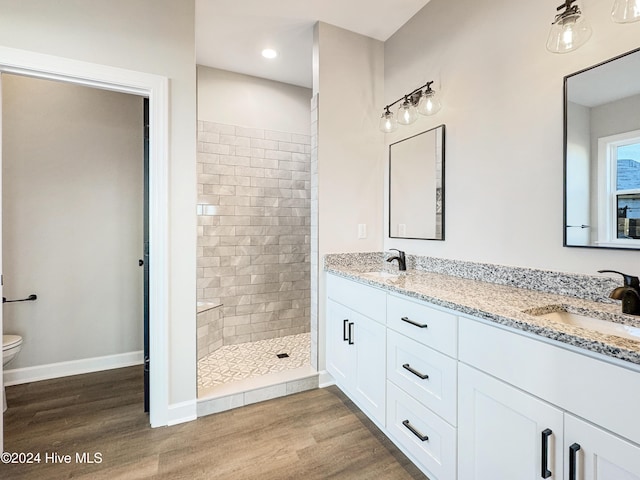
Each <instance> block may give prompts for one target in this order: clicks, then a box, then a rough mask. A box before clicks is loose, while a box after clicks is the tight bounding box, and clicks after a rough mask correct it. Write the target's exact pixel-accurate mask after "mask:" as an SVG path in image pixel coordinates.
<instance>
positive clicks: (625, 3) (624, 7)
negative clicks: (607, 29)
mask: <svg viewBox="0 0 640 480" xmlns="http://www.w3.org/2000/svg"><path fill="white" fill-rule="evenodd" d="M611 19H612V20H613V21H614V22H616V23H631V22H637V21H639V20H640V0H615V2H613V8H612V9H611Z"/></svg>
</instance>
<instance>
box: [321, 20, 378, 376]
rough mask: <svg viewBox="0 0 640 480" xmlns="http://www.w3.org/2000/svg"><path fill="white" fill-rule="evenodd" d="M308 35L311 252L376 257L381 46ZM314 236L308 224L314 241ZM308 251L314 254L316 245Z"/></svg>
mask: <svg viewBox="0 0 640 480" xmlns="http://www.w3.org/2000/svg"><path fill="white" fill-rule="evenodd" d="M314 35H315V40H314V62H313V64H314V72H313V77H314V82H313V93H314V96H315V95H318V97H317V98H318V108H317V112H318V119H317V192H314V180H313V175H314V169H313V160H312V172H311V173H312V192H311V202H312V207H311V211H312V215H313V212H314V211H317V212H318V224H317V237H318V238H317V252H318V255H319V258H320V259H322V257H323V255H324V254H326V253H335V252H364V251H374V250H380V248H381V247H382V240H383V230H382V222H381V220H382V218H381V214H382V211H383V199H384V186H383V181H382V179H383V163H384V162H383V152H384V149H383V140H384V137H383V135H382V134H381V133H380V132H379V130H378V118H379V113H378V106H379V105H382V102H383V83H382V75H383V66H384V59H383V44H382V42H380V41H377V40H374V39H371V38H368V37H364V36H362V35H358V34H356V33H353V32H349V31H347V30H343V29H341V28H338V27H334V26H332V25H329V24H326V23H322V22H320V23H318V24H316V27H315V32H314ZM312 147H313V142H312ZM312 157H313V153H312ZM314 202H315V206H314ZM316 208H317V210H316ZM358 224H366V226H367V238H365V239H358ZM315 235H316V234H314V228H313V223H312V234H311V236H312V242H313V241H314V236H315ZM311 251H312V252H315V251H316V247H315V246H314V245H312V246H311ZM312 265H313V260H312ZM319 267H320V268H321V267H322V263H321V262H320V264H319ZM313 268H314V267H313V266H312V275H314V270H313ZM316 274H318V280H319V283H318V286H319V288H318V318H319V325H318V332H317V337H318V345H320V346H321V347H320V348H319V354H318V356H319V361H318V365H319V368H320V369H322V368H324V349H323V348H322V346H323V345H324V325H323V323H322V319H324V316H325V315H324V297H325V293H324V292H325V287H324V281H323V280H324V275H322V274H321V273H320V272H316ZM313 284H314V280H313V279H312V285H313ZM312 302H313V300H312ZM313 328H314V327H313V325H312V329H313Z"/></svg>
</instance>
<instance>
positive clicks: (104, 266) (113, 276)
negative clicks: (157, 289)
mask: <svg viewBox="0 0 640 480" xmlns="http://www.w3.org/2000/svg"><path fill="white" fill-rule="evenodd" d="M2 94H3V99H2V100H3V112H2V136H3V145H2V147H3V152H2V153H3V158H2V206H3V207H2V226H3V229H2V232H3V236H2V247H3V249H2V255H3V262H2V263H3V268H4V272H3V273H4V283H5V286H4V295H5V296H6V297H8V298H22V297H26V296H27V295H29V294H31V293H36V294H37V295H38V297H39V298H38V300H37V302H34V303H15V304H6V305H4V306H3V308H4V332H6V333H13V334H19V335H22V337H23V338H24V344H23V348H22V351H21V352H20V355H19V356H18V357H17V358H16V360H15V361H14V362H13V363H12V364H11V365H10V368H20V367H32V366H40V365H46V364H51V363H57V362H63V361H69V360H81V359H87V358H92V357H100V356H106V355H114V354H120V353H128V352H135V351H140V350H142V269H141V268H140V267H138V264H137V261H138V259H139V258H142V241H143V240H142V227H143V218H142V197H143V175H142V173H143V172H142V170H143V150H142V131H143V130H142V121H143V120H142V108H143V107H142V98H141V97H138V96H134V95H125V94H121V93H116V92H110V91H106V90H98V89H92V88H87V87H80V86H75V85H71V84H65V83H59V82H52V81H46V80H37V79H33V78H28V77H19V76H13V75H3V76H2Z"/></svg>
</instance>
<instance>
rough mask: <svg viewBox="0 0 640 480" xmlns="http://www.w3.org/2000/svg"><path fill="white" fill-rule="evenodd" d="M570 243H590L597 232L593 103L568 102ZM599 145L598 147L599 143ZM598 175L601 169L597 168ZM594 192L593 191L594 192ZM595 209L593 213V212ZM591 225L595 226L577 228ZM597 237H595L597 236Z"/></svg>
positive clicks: (568, 220) (568, 223)
mask: <svg viewBox="0 0 640 480" xmlns="http://www.w3.org/2000/svg"><path fill="white" fill-rule="evenodd" d="M567 119H568V128H567V179H570V180H569V181H567V198H568V199H570V201H569V202H567V225H572V226H571V227H569V228H567V244H568V245H589V241H590V240H592V239H591V238H590V237H591V235H592V234H593V235H595V234H596V233H597V227H596V226H597V224H598V222H597V220H598V214H597V212H598V209H597V207H596V208H595V209H594V210H595V211H594V212H591V198H592V197H593V200H594V203H595V201H596V199H597V193H595V192H597V189H594V190H592V189H591V141H590V139H591V137H590V133H589V132H590V130H591V115H590V109H589V107H585V106H583V105H579V104H577V103H573V102H567ZM596 149H597V147H596ZM593 174H594V175H597V169H596V170H594V171H593ZM592 191H593V192H594V195H593V196H592V195H591V192H592ZM592 213H593V215H592ZM578 225H590V227H591V228H577V226H578ZM593 240H595V239H593Z"/></svg>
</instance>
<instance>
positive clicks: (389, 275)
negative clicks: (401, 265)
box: [362, 271, 400, 279]
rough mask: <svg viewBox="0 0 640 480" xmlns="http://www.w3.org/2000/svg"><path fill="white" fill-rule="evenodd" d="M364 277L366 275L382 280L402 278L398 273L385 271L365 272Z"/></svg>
mask: <svg viewBox="0 0 640 480" xmlns="http://www.w3.org/2000/svg"><path fill="white" fill-rule="evenodd" d="M362 275H366V276H368V277H374V278H381V279H385V278H398V277H399V276H400V274H398V273H391V272H385V271H377V272H365V273H363V274H362Z"/></svg>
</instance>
